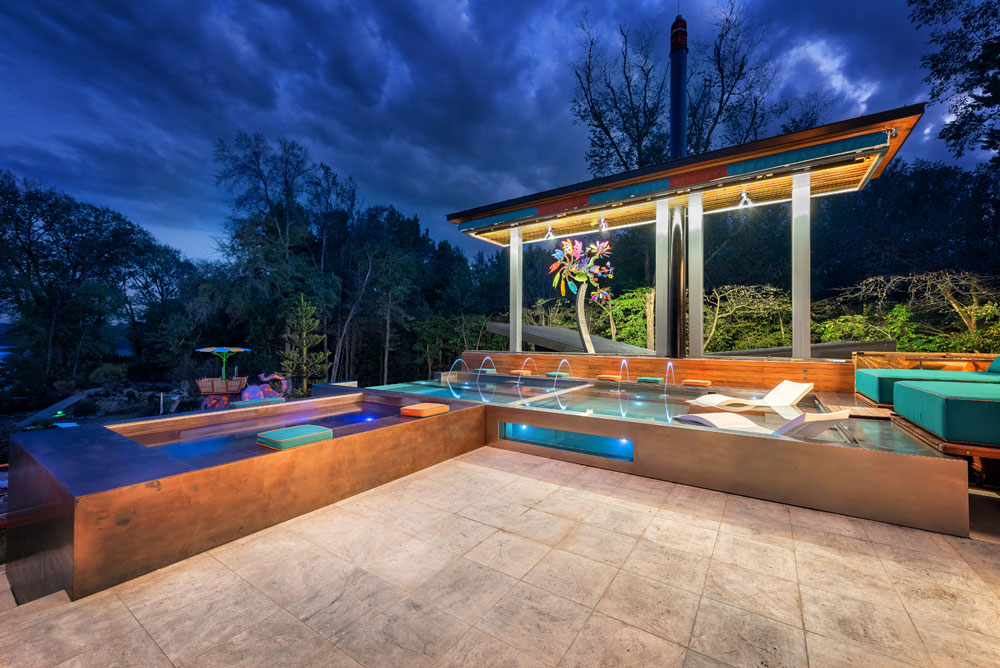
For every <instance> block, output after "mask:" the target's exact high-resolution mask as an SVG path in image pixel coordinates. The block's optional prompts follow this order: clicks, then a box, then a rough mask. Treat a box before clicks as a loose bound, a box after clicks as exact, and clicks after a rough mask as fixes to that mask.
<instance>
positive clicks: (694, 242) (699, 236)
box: [687, 193, 705, 357]
mask: <svg viewBox="0 0 1000 668" xmlns="http://www.w3.org/2000/svg"><path fill="white" fill-rule="evenodd" d="M704 218H705V216H704V211H703V209H702V204H701V193H691V194H690V195H688V221H687V234H688V243H687V250H688V252H687V274H688V354H689V355H690V356H691V357H701V356H703V355H704V354H705V232H704Z"/></svg>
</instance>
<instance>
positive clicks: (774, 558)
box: [712, 532, 796, 582]
mask: <svg viewBox="0 0 1000 668" xmlns="http://www.w3.org/2000/svg"><path fill="white" fill-rule="evenodd" d="M712 559H713V560H714V561H722V562H725V563H727V564H733V565H735V566H742V567H743V568H749V569H750V570H755V571H757V572H760V573H764V574H765V575H772V576H774V577H778V578H784V579H785V580H792V581H793V582H794V581H795V580H796V576H795V553H794V552H793V551H792V550H789V549H787V548H784V547H778V546H777V545H770V544H768V543H759V542H757V541H755V540H748V539H746V538H740V537H738V536H733V535H731V534H726V533H722V532H720V533H719V540H718V542H717V543H716V545H715V552H714V553H713V555H712Z"/></svg>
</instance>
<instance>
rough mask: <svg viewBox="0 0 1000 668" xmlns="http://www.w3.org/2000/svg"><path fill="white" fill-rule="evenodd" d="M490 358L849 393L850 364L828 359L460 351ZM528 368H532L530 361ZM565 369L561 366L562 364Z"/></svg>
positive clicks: (500, 365) (506, 365)
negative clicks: (624, 365) (790, 384)
mask: <svg viewBox="0 0 1000 668" xmlns="http://www.w3.org/2000/svg"><path fill="white" fill-rule="evenodd" d="M487 356H488V357H490V358H491V359H492V360H493V363H494V364H496V367H497V371H499V372H500V373H508V372H510V371H513V370H515V369H520V368H521V367H522V365H523V364H524V361H525V359H526V358H528V357H530V358H531V359H532V360H533V361H534V362H535V364H536V365H538V373H539V375H544V374H545V373H547V372H549V371H556V370H557V369H558V367H559V363H560V361H562V360H564V359H565V360H568V361H569V365H570V368H571V369H572V373H571V375H572V376H574V377H577V378H597V376H598V374H605V373H608V374H617V373H618V372H619V369H620V367H621V361H622V359H626V360H627V361H628V370H629V377H630V378H631V379H632V380H635V379H636V378H638V377H639V376H659V377H661V378H664V377H666V375H667V364H668V363H672V364H673V375H674V377H675V378H676V380H677V382H678V383H680V382H681V381H682V380H684V379H685V378H696V379H700V380H710V381H712V385H719V386H724V387H752V388H770V387H774V386H775V385H777V384H778V383H780V382H781V381H783V380H794V381H796V382H800V383H813V384H814V385H815V391H817V392H854V366H853V365H852V364H851V363H850V362H846V361H844V362H840V361H831V360H822V361H818V360H799V361H790V360H763V359H755V360H747V359H704V358H699V359H667V358H664V357H626V358H622V357H615V356H611V355H561V354H558V353H503V352H489V351H479V350H468V351H465V352H464V353H462V359H464V360H465V362H466V364H468V365H469V368H471V369H475V368H478V367H479V366H481V365H482V363H483V360H484V358H486V357H487ZM527 368H528V369H529V370H532V371H533V370H534V369H533V367H532V366H531V364H530V363H528V366H527ZM563 370H564V371H565V370H566V369H565V366H564V368H563Z"/></svg>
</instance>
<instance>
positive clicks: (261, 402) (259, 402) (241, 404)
mask: <svg viewBox="0 0 1000 668" xmlns="http://www.w3.org/2000/svg"><path fill="white" fill-rule="evenodd" d="M284 402H285V398H284V397H268V398H267V399H246V400H244V401H234V402H232V403H231V404H229V405H230V406H232V407H233V408H250V407H251V406H267V405H268V404H282V403H284Z"/></svg>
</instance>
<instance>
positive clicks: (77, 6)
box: [0, 0, 982, 257]
mask: <svg viewBox="0 0 1000 668" xmlns="http://www.w3.org/2000/svg"><path fill="white" fill-rule="evenodd" d="M680 4H681V9H682V13H683V14H684V15H685V17H686V18H687V19H688V25H689V34H690V39H691V41H692V44H693V46H694V47H695V48H697V45H698V43H699V42H704V41H707V40H710V39H711V37H712V34H713V33H712V27H711V22H712V21H713V20H714V18H713V17H714V16H715V15H716V14H717V11H718V10H717V7H718V5H717V3H716V2H715V1H714V0H705V1H695V0H683V2H681V3H680ZM748 6H749V8H750V10H751V11H752V13H753V15H754V18H755V19H757V20H760V21H769V22H770V23H771V32H770V39H769V48H770V49H771V50H772V53H773V55H772V57H773V58H774V60H775V62H777V63H778V65H779V76H780V83H779V85H780V86H781V87H782V88H783V90H785V91H786V92H788V93H789V94H794V93H797V92H804V91H808V90H812V89H815V88H818V87H821V88H824V89H826V90H828V91H829V92H831V93H832V94H833V95H834V99H835V100H836V101H835V103H834V105H833V107H832V108H831V109H830V110H829V114H828V117H827V119H826V120H827V121H835V120H840V119H843V118H849V117H852V116H856V115H859V114H862V113H869V112H874V111H880V110H884V109H889V108H893V107H897V106H902V105H905V104H909V103H912V102H917V101H921V100H925V99H926V98H927V86H926V84H924V83H923V82H922V78H923V76H924V74H923V71H922V70H921V69H920V55H921V54H922V53H923V52H924V51H925V49H926V47H925V41H926V39H927V31H926V29H924V30H921V31H917V30H916V29H915V28H914V26H913V24H911V23H910V22H909V20H908V19H907V18H906V17H907V15H908V11H907V8H906V5H905V0H874V1H873V0H812V1H809V2H803V1H800V0H785V1H779V0H750V1H749V2H748ZM584 10H587V11H589V15H590V18H591V20H592V22H594V23H596V24H597V25H598V26H599V27H601V29H602V30H603V31H604V32H605V33H607V34H613V33H614V31H615V28H616V26H617V24H618V23H619V22H622V21H625V22H628V23H629V24H636V25H638V24H640V23H642V22H646V21H653V22H655V23H656V24H657V25H659V26H662V28H663V31H662V36H663V40H662V41H663V45H662V50H663V55H664V58H665V57H666V49H667V45H666V41H667V37H668V28H669V24H670V23H671V21H672V20H673V18H674V16H675V14H676V10H677V3H676V2H674V1H673V0H670V1H667V2H653V1H647V2H643V1H641V0H636V1H613V0H612V1H601V2H593V1H592V2H586V1H583V0H557V1H552V2H547V1H544V0H500V1H499V2H498V1H496V0H493V1H477V0H422V1H414V2H390V1H380V0H371V1H366V0H358V1H339V2H322V1H320V0H295V1H292V2H280V1H274V2H263V1H257V2H254V1H251V0H229V1H225V0H217V1H208V0H143V1H142V2H134V1H132V0H121V1H118V2H114V1H107V2H86V1H82V0H74V1H69V0H66V1H64V2H56V1H54V0H36V1H32V2H7V3H3V5H2V6H0V169H10V170H12V171H14V172H15V173H17V174H19V175H22V176H28V177H31V178H36V179H40V180H43V181H45V182H47V183H48V184H50V185H52V186H55V187H56V188H59V189H61V190H65V191H67V192H69V193H71V194H72V195H74V196H76V197H78V198H80V199H83V200H87V201H91V202H94V203H97V204H102V205H106V206H110V207H113V208H115V209H118V210H120V211H122V212H123V213H125V214H126V215H128V216H129V217H130V218H132V220H134V221H135V222H137V223H140V224H142V225H144V226H145V227H147V228H148V229H149V230H150V231H152V232H153V233H154V234H155V235H156V236H157V237H158V238H159V239H160V240H162V241H164V242H166V243H169V244H172V245H174V246H176V247H178V248H180V249H181V250H183V251H184V252H185V253H187V254H188V255H190V256H192V257H214V256H215V250H214V242H213V238H214V237H218V236H219V235H220V234H221V231H222V224H223V221H224V220H225V218H226V216H227V214H228V212H229V205H228V203H227V200H226V193H225V192H223V191H222V190H221V189H220V188H218V187H216V186H215V178H214V174H215V169H216V168H215V165H214V164H213V162H212V150H213V145H214V143H215V141H216V140H217V139H218V138H220V137H222V138H225V139H227V140H231V139H232V137H233V135H234V133H235V132H236V130H238V129H243V130H247V131H249V132H254V131H261V132H264V133H265V134H266V135H268V136H269V137H272V138H273V137H277V136H284V137H288V138H291V139H295V140H297V141H299V142H301V143H302V144H304V145H306V146H307V147H309V149H310V151H311V156H312V158H313V159H314V160H316V161H320V160H322V161H324V162H326V163H327V164H329V165H331V166H332V167H333V168H334V169H335V170H336V171H337V172H338V173H340V174H341V175H345V176H346V175H351V176H353V177H354V178H355V179H356V180H357V182H358V184H359V194H360V197H361V199H362V200H363V202H364V203H369V204H374V203H386V204H388V203H392V204H395V205H396V206H397V207H398V208H400V209H401V210H402V211H403V212H404V213H407V214H417V215H419V216H420V218H421V221H422V223H423V224H424V225H425V226H427V227H429V228H430V230H431V233H432V235H434V236H435V237H436V238H438V239H449V240H452V241H459V242H460V243H461V244H462V246H463V248H465V249H466V250H468V251H474V250H476V249H478V248H487V249H488V248H491V247H490V246H488V245H486V244H484V243H482V242H478V241H474V240H469V239H466V238H465V237H463V236H462V235H460V234H458V233H457V232H456V231H455V230H454V229H452V226H451V225H450V224H449V223H448V222H447V221H446V220H445V214H447V213H448V212H451V211H457V210H461V209H465V208H468V207H472V206H478V205H481V204H487V203H490V202H494V201H498V200H502V199H506V198H509V197H514V196H518V195H523V194H527V193H530V192H535V191H538V190H543V189H546V188H551V187H557V186H560V185H565V184H568V183H572V182H576V181H579V180H582V179H585V178H586V177H587V172H586V165H585V163H584V153H585V151H586V149H587V142H586V134H585V132H584V131H583V129H582V128H580V127H579V126H576V125H574V124H573V119H572V116H571V114H570V110H569V98H570V96H571V94H572V88H573V83H572V80H571V78H570V73H569V64H570V62H571V61H572V60H574V59H575V57H576V54H577V53H578V50H577V41H578V39H579V33H578V29H577V26H578V24H579V22H580V19H581V16H582V14H583V12H584ZM944 113H945V110H944V109H942V108H941V107H931V108H930V110H929V113H928V114H927V115H926V116H925V117H924V120H923V121H922V122H921V125H919V126H918V127H917V130H916V132H915V133H914V135H913V136H912V137H911V139H910V140H909V142H908V143H907V145H906V146H905V147H904V149H903V151H902V153H901V157H905V158H915V157H921V158H930V159H943V160H948V161H952V162H954V161H953V160H952V159H951V158H950V157H949V155H948V153H947V151H946V150H945V147H944V145H943V143H942V142H941V141H940V140H938V139H937V138H936V134H937V131H938V129H939V128H940V125H941V123H942V122H943V116H944ZM979 158H980V159H982V156H979ZM975 160H976V156H969V157H968V158H967V159H964V160H963V161H962V163H963V164H966V165H971V164H973V163H974V162H975Z"/></svg>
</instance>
